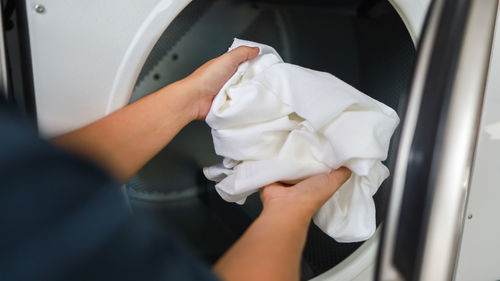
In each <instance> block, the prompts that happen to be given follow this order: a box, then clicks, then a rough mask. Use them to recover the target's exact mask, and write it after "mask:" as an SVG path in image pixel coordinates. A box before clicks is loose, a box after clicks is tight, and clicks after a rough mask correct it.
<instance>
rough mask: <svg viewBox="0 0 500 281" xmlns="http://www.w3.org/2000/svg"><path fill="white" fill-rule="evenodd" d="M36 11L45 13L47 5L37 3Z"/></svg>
mask: <svg viewBox="0 0 500 281" xmlns="http://www.w3.org/2000/svg"><path fill="white" fill-rule="evenodd" d="M35 11H36V12H37V13H39V14H42V13H45V7H44V6H43V5H40V4H36V5H35Z"/></svg>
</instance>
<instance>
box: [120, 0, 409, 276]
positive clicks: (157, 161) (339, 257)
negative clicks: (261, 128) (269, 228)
mask: <svg viewBox="0 0 500 281" xmlns="http://www.w3.org/2000/svg"><path fill="white" fill-rule="evenodd" d="M365 2H366V3H365ZM373 2H374V1H308V2H306V3H307V4H290V3H291V2H288V1H257V2H255V1H252V2H249V1H235V0H218V1H193V2H192V3H191V4H189V5H188V6H187V7H186V8H185V9H184V10H183V11H182V12H181V13H180V14H179V15H178V16H177V17H176V18H175V19H174V21H173V22H172V23H171V24H170V25H169V27H168V28H167V29H166V31H165V32H164V33H163V35H162V36H161V38H160V39H159V41H158V42H157V44H156V46H155V47H154V49H153V50H152V52H151V54H150V56H149V57H148V59H147V61H146V63H145V65H144V67H143V69H142V72H141V73H140V75H139V78H138V81H137V84H136V86H135V90H134V93H133V95H132V99H131V102H133V101H135V100H137V99H138V98H140V97H142V96H144V95H146V94H148V93H151V92H153V91H154V90H156V89H159V88H161V87H162V86H165V85H167V84H169V83H171V82H174V81H176V80H179V79H181V78H183V77H185V76H186V75H189V74H190V73H191V72H192V71H193V70H194V69H196V68H197V67H199V66H200V65H202V64H203V63H204V62H205V61H207V60H209V59H211V58H213V57H216V56H218V55H220V54H222V53H224V52H225V51H226V50H227V48H228V46H229V45H230V44H231V42H232V40H233V38H235V37H238V38H242V39H247V40H252V41H257V42H261V43H264V44H268V45H270V46H273V47H274V48H275V49H276V50H277V51H278V52H279V53H280V54H281V56H282V57H283V59H284V60H285V61H286V62H289V63H293V64H297V65H301V66H304V67H308V68H311V69H315V70H320V71H326V72H329V73H332V74H333V75H335V76H337V77H339V78H340V79H342V80H344V81H346V82H347V83H349V84H351V85H353V86H354V87H356V88H357V89H359V90H360V91H362V92H364V93H366V94H367V95H369V96H371V97H373V98H375V99H377V100H379V101H381V102H383V103H385V104H387V105H388V106H391V107H392V108H394V109H395V110H396V111H397V112H398V114H399V115H400V116H403V114H404V112H403V111H404V109H405V103H406V98H407V93H408V92H407V91H408V82H409V79H410V74H411V70H412V65H413V62H414V57H415V48H414V45H413V42H412V40H411V38H410V35H409V33H408V31H407V29H406V27H405V26H404V24H403V22H402V20H401V19H400V17H399V16H398V14H397V13H396V12H395V10H394V9H393V8H392V6H391V5H390V4H389V3H388V2H386V1H380V2H375V4H373ZM293 3H295V2H293ZM368 3H371V4H368ZM397 140H398V132H396V135H395V136H394V137H393V144H392V145H391V150H390V152H389V156H388V160H387V163H386V164H387V165H388V167H389V168H391V167H392V165H393V161H394V152H395V148H396V147H397V143H396V142H397ZM220 161H221V159H220V158H219V157H217V156H216V155H215V152H214V150H213V145H212V140H211V135H210V130H209V128H208V127H207V126H206V125H205V124H204V123H203V122H194V123H192V124H190V125H189V126H188V127H186V128H185V129H184V130H183V131H182V132H181V133H180V134H179V135H178V136H177V137H176V138H175V139H174V140H173V141H172V142H171V144H170V145H169V146H168V147H167V148H166V149H164V150H163V151H162V152H160V153H159V154H158V156H156V157H155V158H154V159H153V160H152V161H151V162H150V163H148V164H147V165H146V166H145V167H144V168H143V169H142V170H141V171H140V172H139V173H138V174H137V175H136V176H134V178H133V179H132V180H130V181H129V182H128V183H127V188H128V192H129V195H130V198H131V199H132V201H131V202H132V205H133V207H134V208H135V210H136V211H137V212H145V213H147V214H150V215H153V216H154V217H155V218H159V220H160V222H163V223H169V224H174V225H175V228H177V229H178V230H179V231H180V232H181V233H182V235H184V236H185V237H186V238H187V240H188V241H189V242H190V243H191V244H192V245H193V248H194V249H196V250H197V251H198V252H199V254H200V255H201V256H203V257H204V258H206V259H207V260H208V261H209V262H214V261H215V260H216V259H217V258H218V257H219V256H220V255H221V254H222V253H223V252H224V251H225V250H227V248H228V247H229V246H230V245H231V244H232V243H233V242H234V241H235V240H236V239H237V238H238V237H239V236H240V235H241V234H242V233H243V231H244V230H245V229H246V227H248V225H249V224H250V223H251V222H252V220H253V219H255V217H256V216H257V215H258V214H259V212H260V210H261V204H260V201H259V198H258V196H257V195H253V196H251V197H250V198H249V199H248V200H247V203H246V204H245V205H243V206H239V205H236V204H231V203H227V202H224V201H223V200H222V199H220V198H219V196H218V195H217V194H216V192H215V190H214V188H213V183H211V182H208V181H207V180H205V179H204V177H203V176H202V174H201V169H202V167H204V166H207V165H211V164H215V163H217V162H220ZM388 183H390V178H389V179H388V180H386V181H385V182H384V184H383V185H382V186H381V188H380V189H379V191H378V193H377V194H376V195H375V196H374V198H375V204H376V206H377V224H378V225H379V224H380V222H381V213H382V212H381V211H380V210H381V207H383V205H384V202H383V198H384V190H387V186H388ZM361 244H362V243H337V242H336V241H335V240H333V239H332V238H330V237H329V236H327V235H325V234H324V233H323V232H322V231H321V230H319V229H318V228H317V227H316V226H315V225H314V224H311V226H310V229H309V234H308V240H307V243H306V247H305V250H304V255H303V262H302V278H303V279H309V278H312V277H314V276H317V275H319V274H322V273H324V272H325V271H327V270H329V269H331V268H332V267H334V266H335V265H337V264H338V263H340V262H341V261H343V260H344V259H346V258H347V257H348V256H349V255H350V254H351V253H353V252H354V251H355V250H356V249H357V248H358V247H359V246H360V245H361Z"/></svg>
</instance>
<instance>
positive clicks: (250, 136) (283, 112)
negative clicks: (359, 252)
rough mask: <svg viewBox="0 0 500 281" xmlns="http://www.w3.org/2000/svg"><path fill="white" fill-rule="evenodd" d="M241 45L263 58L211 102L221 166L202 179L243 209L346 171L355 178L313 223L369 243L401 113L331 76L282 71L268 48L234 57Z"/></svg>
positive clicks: (244, 67)
mask: <svg viewBox="0 0 500 281" xmlns="http://www.w3.org/2000/svg"><path fill="white" fill-rule="evenodd" d="M241 45H246V46H256V47H259V48H260V54H259V55H258V56H257V57H256V58H254V59H252V60H251V61H248V62H245V63H243V64H241V65H240V66H239V68H238V70H237V71H236V73H235V74H234V75H233V76H232V77H231V78H230V79H229V81H228V82H227V83H226V84H225V85H224V86H223V87H222V89H221V90H220V92H219V93H218V94H217V96H216V97H215V99H214V101H213V104H212V107H211V109H210V111H209V113H208V115H207V118H206V122H207V123H208V125H209V126H210V127H211V128H212V137H213V141H214V146H215V151H216V153H217V154H218V155H220V156H223V157H224V161H223V162H222V163H221V164H219V165H215V166H212V167H207V168H205V169H204V174H205V176H206V177H207V178H208V179H210V180H213V181H216V182H218V183H217V184H216V185H215V187H216V189H217V192H218V193H219V194H220V196H221V197H222V198H223V199H224V200H226V201H230V202H238V203H240V204H243V203H244V202H245V199H246V197H247V196H248V195H250V194H252V193H254V192H256V191H257V190H258V189H259V188H261V187H262V186H265V185H267V184H270V183H273V182H276V181H284V182H287V181H296V180H299V179H303V178H306V177H308V176H311V175H314V174H318V173H325V172H330V171H331V170H332V169H337V168H339V167H341V166H345V167H348V168H349V169H350V170H351V171H352V176H351V178H350V179H349V180H348V181H347V182H346V183H345V184H344V185H343V186H342V187H341V188H340V189H339V190H338V191H337V192H336V193H335V194H334V195H333V196H332V197H331V198H330V199H329V200H328V201H327V202H326V203H325V204H324V205H323V206H322V207H321V208H320V209H319V211H318V212H317V213H316V214H315V216H314V218H313V220H314V222H315V223H316V225H318V227H319V228H321V229H322V230H323V231H324V232H325V233H327V234H328V235H329V236H331V237H333V238H334V239H335V240H337V241H339V242H357V241H363V240H366V239H368V238H370V237H371V235H372V234H373V233H374V231H375V228H376V225H375V205H374V202H373V199H372V196H373V194H374V193H375V192H376V191H377V189H378V187H379V186H380V185H381V183H382V182H383V181H384V179H386V178H387V177H388V176H389V171H388V169H387V168H386V167H385V166H384V165H383V164H382V163H381V161H383V160H384V159H386V157H387V151H388V147H389V141H390V138H391V136H392V134H393V132H394V130H395V128H396V126H397V125H398V123H399V118H398V116H397V114H396V112H394V110H392V109H391V108H389V107H388V106H386V105H384V104H382V103H380V102H378V101H376V100H374V99H372V98H370V97H368V96H367V95H365V94H363V93H361V92H359V91H358V90H356V89H355V88H353V87H351V86H350V85H348V84H346V83H345V82H343V81H341V80H339V79H338V78H336V77H335V76H333V75H331V74H329V73H325V72H319V71H314V70H310V69H307V68H303V67H300V66H297V65H293V64H288V63H284V62H283V60H282V59H281V57H280V56H279V55H278V53H277V52H276V51H275V50H274V49H273V48H272V47H269V46H267V45H263V44H259V43H255V42H250V41H245V40H240V39H235V40H234V42H233V44H232V46H231V47H230V48H229V50H232V49H234V48H236V47H238V46H241Z"/></svg>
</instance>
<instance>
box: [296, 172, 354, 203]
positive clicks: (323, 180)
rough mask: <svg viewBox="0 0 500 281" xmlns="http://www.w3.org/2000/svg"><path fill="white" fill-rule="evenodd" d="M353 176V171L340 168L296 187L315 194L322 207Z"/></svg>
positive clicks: (304, 181) (309, 179) (313, 177)
mask: <svg viewBox="0 0 500 281" xmlns="http://www.w3.org/2000/svg"><path fill="white" fill-rule="evenodd" d="M350 176H351V171H350V170H349V169H348V168H346V167H340V168H338V169H337V170H333V171H332V172H330V173H328V174H319V175H315V176H312V177H310V178H308V179H305V180H303V181H301V182H299V183H298V184H297V185H296V187H298V188H300V189H302V190H304V191H306V192H313V193H314V197H315V198H316V199H317V200H318V201H319V203H320V205H322V204H323V203H324V202H326V201H327V200H328V198H330V197H331V196H332V195H333V194H334V193H335V192H336V191H337V190H338V189H339V188H340V187H341V186H342V185H343V184H344V183H345V182H346V181H347V180H348V179H349V177H350Z"/></svg>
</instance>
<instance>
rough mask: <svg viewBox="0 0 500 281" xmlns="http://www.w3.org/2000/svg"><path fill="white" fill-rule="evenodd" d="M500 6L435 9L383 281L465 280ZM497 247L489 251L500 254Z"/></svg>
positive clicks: (404, 141) (408, 120)
mask: <svg viewBox="0 0 500 281" xmlns="http://www.w3.org/2000/svg"><path fill="white" fill-rule="evenodd" d="M497 2H498V1H497V0H436V1H434V3H433V6H432V7H431V10H430V12H429V15H428V18H427V21H426V24H425V27H424V33H423V35H422V38H421V41H420V47H419V55H418V59H417V65H416V69H415V73H414V77H413V83H412V88H411V93H410V100H409V104H408V109H407V114H406V116H405V118H404V125H403V129H402V135H401V142H400V146H399V151H398V156H397V160H396V169H395V174H394V180H393V186H392V191H391V198H390V203H389V209H388V215H387V218H386V223H385V227H384V231H383V238H382V246H381V247H380V251H381V252H380V259H379V261H378V272H377V277H378V280H452V279H457V280H458V279H459V278H457V275H456V274H455V273H456V272H460V271H459V270H458V268H457V259H458V258H457V256H458V252H459V246H460V239H461V235H462V227H463V220H464V217H469V216H465V207H466V200H467V195H468V192H469V191H470V182H471V176H472V177H474V174H472V168H473V166H474V165H473V164H474V163H473V159H474V157H475V156H477V155H475V154H474V152H475V145H476V139H477V136H478V131H479V130H478V129H479V128H480V126H479V124H480V123H479V121H480V117H481V114H482V111H483V97H484V94H485V87H486V81H487V79H486V77H487V74H488V68H489V66H490V52H491V51H492V38H493V31H494V27H495V21H496V15H497V5H498V3H497ZM490 80H495V78H493V79H490ZM485 106H487V104H485ZM497 111H498V108H497ZM497 150H498V148H497ZM476 160H477V159H476ZM497 162H498V161H497ZM497 214H498V208H497ZM493 217H494V216H493ZM493 217H490V218H493ZM469 218H472V217H471V216H470V217H469ZM496 228H498V227H496ZM483 230H485V229H483ZM496 233H498V231H496ZM497 237H498V236H497ZM489 242H490V243H491V242H492V241H489ZM476 243H480V242H478V241H476ZM493 243H494V244H491V245H490V246H489V247H492V248H493V249H498V246H495V245H496V244H498V242H495V241H493ZM462 246H463V245H462ZM487 247H488V246H486V248H487ZM497 253H498V252H497ZM485 255H486V254H485ZM486 256H487V255H486ZM473 259H476V262H474V261H473V260H471V259H470V258H469V261H471V262H472V263H480V262H481V260H484V258H483V257H481V256H477V257H474V258H473ZM496 260H497V263H498V259H496ZM495 268H498V267H495ZM495 270H496V271H497V272H496V274H497V275H496V278H494V276H491V275H490V276H491V278H490V279H488V278H486V279H482V278H479V276H485V275H484V274H481V273H480V272H476V274H477V275H475V276H476V277H477V278H479V279H481V280H493V279H495V280H497V279H498V277H499V276H500V275H499V272H498V270H497V269H493V268H490V269H489V271H490V272H491V271H495ZM493 275H494V274H493ZM472 276H474V275H472ZM477 278H474V279H476V280H479V279H477ZM461 280H463V279H461ZM469 280H470V279H469Z"/></svg>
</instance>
